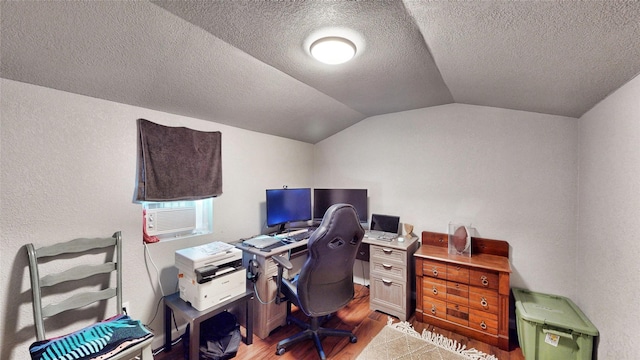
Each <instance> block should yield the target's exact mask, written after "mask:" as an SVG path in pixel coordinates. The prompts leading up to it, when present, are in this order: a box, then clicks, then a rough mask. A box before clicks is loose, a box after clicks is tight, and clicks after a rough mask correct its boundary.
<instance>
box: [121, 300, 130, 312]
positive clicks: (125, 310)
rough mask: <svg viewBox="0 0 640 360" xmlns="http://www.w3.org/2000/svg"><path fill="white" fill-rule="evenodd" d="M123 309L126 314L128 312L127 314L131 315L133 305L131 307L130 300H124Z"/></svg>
mask: <svg viewBox="0 0 640 360" xmlns="http://www.w3.org/2000/svg"><path fill="white" fill-rule="evenodd" d="M122 311H123V312H124V313H125V314H127V315H130V314H131V307H130V305H129V302H128V301H124V302H123V303H122Z"/></svg>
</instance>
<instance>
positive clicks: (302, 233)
mask: <svg viewBox="0 0 640 360" xmlns="http://www.w3.org/2000/svg"><path fill="white" fill-rule="evenodd" d="M312 233H313V230H309V229H300V230H293V231H290V232H284V233H282V234H278V235H276V236H277V237H279V238H282V239H287V240H289V241H301V240H305V239H308V238H309V236H311V234H312Z"/></svg>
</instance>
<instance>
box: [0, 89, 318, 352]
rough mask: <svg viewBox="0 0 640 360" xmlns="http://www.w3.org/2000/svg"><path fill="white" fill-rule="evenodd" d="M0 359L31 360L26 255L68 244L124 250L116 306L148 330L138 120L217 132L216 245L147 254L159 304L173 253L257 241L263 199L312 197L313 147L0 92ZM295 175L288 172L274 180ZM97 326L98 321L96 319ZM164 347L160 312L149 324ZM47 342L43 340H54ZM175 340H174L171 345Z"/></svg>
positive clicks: (165, 247) (142, 113) (97, 105)
mask: <svg viewBox="0 0 640 360" xmlns="http://www.w3.org/2000/svg"><path fill="white" fill-rule="evenodd" d="M0 81H1V82H0V85H1V90H2V93H1V107H0V108H1V109H2V118H1V125H2V126H1V131H2V136H1V143H0V145H1V156H2V163H1V170H2V175H1V176H2V178H1V180H2V182H1V185H2V188H1V190H0V191H1V192H0V195H1V199H2V201H1V203H0V210H1V214H0V226H1V230H0V234H1V235H0V236H1V241H0V249H1V255H2V264H1V265H0V267H1V270H2V271H0V279H1V281H2V282H1V285H0V289H2V290H1V291H0V311H1V312H2V314H1V317H0V318H1V319H2V321H1V322H0V338H1V340H0V348H1V349H2V350H1V353H0V358H2V359H29V355H28V345H29V344H30V343H31V342H32V341H34V339H35V337H34V329H33V326H32V324H33V317H32V314H31V293H30V286H29V282H28V267H27V259H26V251H25V249H24V245H25V244H27V243H30V242H33V243H35V244H36V245H37V246H41V245H46V244H50V243H54V242H58V241H64V240H67V239H71V238H74V237H85V236H86V237H94V236H105V235H106V236H110V235H111V234H112V233H113V232H114V231H116V230H121V231H122V233H123V238H124V266H125V268H124V272H125V276H124V294H125V297H124V300H125V301H130V302H131V305H132V308H133V314H132V315H133V316H134V317H137V318H139V319H141V320H142V321H143V322H145V323H146V322H148V321H149V320H150V319H151V317H152V316H153V313H154V312H155V309H156V305H157V303H158V301H159V299H160V296H161V295H160V293H159V288H158V286H157V276H156V273H155V269H154V268H153V266H152V265H151V264H148V266H145V255H144V248H143V246H142V211H141V207H140V205H138V204H135V203H133V202H132V199H133V191H134V187H135V170H136V140H137V137H136V136H137V132H136V119H138V118H145V119H148V120H151V121H154V122H157V123H160V124H164V125H169V126H187V127H190V128H193V129H197V130H204V131H217V130H219V131H221V132H222V159H223V191H224V193H223V195H222V196H220V197H219V198H216V199H215V200H214V220H213V222H214V233H213V235H210V236H207V237H200V238H192V239H183V240H174V241H171V242H167V243H162V244H152V245H150V246H149V250H150V253H151V255H152V258H153V261H154V262H155V264H156V265H157V266H158V268H159V270H160V272H161V273H162V284H163V289H164V291H165V293H171V292H174V291H175V287H176V282H177V281H176V278H175V270H174V268H173V263H174V259H173V253H174V250H175V249H178V248H183V247H187V246H193V245H197V244H201V243H206V242H210V241H235V240H237V239H239V238H240V237H247V236H250V235H253V234H257V233H260V232H261V231H262V227H263V222H264V219H265V216H264V211H265V210H264V196H265V195H264V191H265V189H266V188H269V187H281V186H282V185H284V184H286V185H289V186H292V187H293V186H311V182H312V179H311V174H312V148H313V146H312V145H310V144H306V143H302V142H298V141H292V140H287V139H283V138H279V137H274V136H269V135H264V134H259V133H255V132H251V131H246V130H242V129H238V128H233V127H229V126H225V125H221V124H217V123H212V122H207V121H202V120H198V119H193V118H186V117H182V116H177V115H172V114H167V113H161V112H157V111H152V110H148V109H143V108H138V107H134V106H128V105H123V104H118V103H113V102H109V101H104V100H98V99H94V98H90V97H85V96H80V95H75V94H70V93H66V92H62V91H57V90H53V89H47V88H43V87H38V86H33V85H28V84H24V83H19V82H15V81H11V80H5V79H2V80H0ZM284 169H295V171H276V170H284ZM146 263H149V261H146ZM105 317H106V316H105ZM151 327H152V328H153V330H154V331H155V332H156V334H157V335H158V337H157V339H156V341H155V342H154V347H158V346H160V344H161V343H162V340H163V337H162V336H161V335H162V329H163V328H162V311H160V312H159V315H158V316H157V317H156V319H155V321H153V323H151ZM55 334H56V333H51V334H49V335H52V336H53V335H55ZM174 337H175V336H174Z"/></svg>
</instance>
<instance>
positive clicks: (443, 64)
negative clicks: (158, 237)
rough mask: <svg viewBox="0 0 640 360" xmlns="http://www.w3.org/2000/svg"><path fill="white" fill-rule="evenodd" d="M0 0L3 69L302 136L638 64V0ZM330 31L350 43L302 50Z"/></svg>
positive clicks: (6, 73)
mask: <svg viewBox="0 0 640 360" xmlns="http://www.w3.org/2000/svg"><path fill="white" fill-rule="evenodd" d="M0 4H1V8H0V14H1V23H0V25H1V39H0V41H1V42H0V75H1V76H2V77H3V78H7V79H12V80H17V81H22V82H26V83H31V84H36V85H42V86H46V87H50V88H54V89H60V90H64V91H69V92H73V93H78V94H83V95H88V96H92V97H96V98H102V99H107V100H112V101H117V102H120V103H126V104H131V105H136V106H141V107H145V108H150V109H156V110H160V111H164V112H170V113H175V114H181V115H185V116H190V117H195V118H200V119H204V120H210V121H215V122H218V123H223V124H228V125H232V126H236V127H240V128H244V129H249V130H254V131H259V132H263V133H267V134H273V135H277V136H283V137H287V138H291V139H297V140H300V141H305V142H309V143H316V142H318V141H320V140H322V139H325V138H326V137H328V136H331V135H333V134H335V133H337V132H339V131H341V130H343V129H345V128H347V127H349V126H351V125H353V124H355V123H357V122H358V121H360V120H362V119H364V118H366V117H369V116H373V115H379V114H385V113H391V112H397V111H404V110H411V109H417V108H423V107H428V106H435V105H441V104H447V103H452V102H458V103H467V104H477V105H485V106H495V107H502V108H507V109H517V110H525V111H533V112H540V113H548V114H557V115H565V116H572V117H579V116H581V115H582V114H583V113H584V112H586V111H587V110H589V109H590V108H591V107H593V106H594V105H595V104H596V103H597V102H599V101H600V100H602V99H603V98H604V97H606V96H607V95H608V94H609V93H611V92H612V91H614V90H615V89H617V88H618V87H620V86H622V85H623V84H624V83H626V82H627V81H629V80H630V79H631V78H633V77H634V76H635V75H636V74H638V73H639V72H640V2H638V1H517V2H516V1H514V2H508V1H426V0H423V1H417V0H405V1H399V0H395V1H381V0H375V1H374V0H371V1H320V0H318V1H302V2H301V1H296V2H293V1H277V2H276V1H262V2H257V1H232V0H226V1H210V0H209V1H175V0H174V1H153V2H147V1H127V0H124V1H50V2H40V1H38V2H36V1H10V2H9V1H5V0H2V2H1V3H0ZM324 35H346V36H348V37H349V38H350V39H351V40H352V41H353V42H354V43H355V44H356V46H357V47H358V53H357V54H356V57H355V58H354V59H353V60H352V61H351V62H348V63H345V64H342V65H334V66H331V65H323V64H320V63H318V62H316V61H314V60H313V59H311V57H310V56H309V54H308V45H309V44H310V43H311V42H312V41H314V40H315V39H317V38H318V37H320V36H324ZM151 120H152V119H151Z"/></svg>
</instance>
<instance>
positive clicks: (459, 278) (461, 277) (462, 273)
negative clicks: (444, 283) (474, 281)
mask: <svg viewBox="0 0 640 360" xmlns="http://www.w3.org/2000/svg"><path fill="white" fill-rule="evenodd" d="M447 280H449V281H455V282H459V283H463V284H468V283H469V268H468V267H466V266H462V265H455V264H447Z"/></svg>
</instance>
